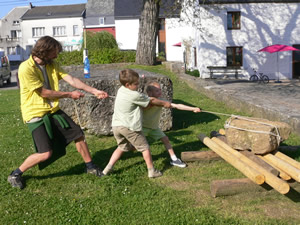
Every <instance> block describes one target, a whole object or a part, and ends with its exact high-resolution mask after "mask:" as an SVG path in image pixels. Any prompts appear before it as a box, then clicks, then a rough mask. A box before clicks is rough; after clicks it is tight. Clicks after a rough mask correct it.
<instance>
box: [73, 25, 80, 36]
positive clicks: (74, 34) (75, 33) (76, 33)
mask: <svg viewBox="0 0 300 225" xmlns="http://www.w3.org/2000/svg"><path fill="white" fill-rule="evenodd" d="M78 35H79V28H78V25H74V26H73V36H78Z"/></svg>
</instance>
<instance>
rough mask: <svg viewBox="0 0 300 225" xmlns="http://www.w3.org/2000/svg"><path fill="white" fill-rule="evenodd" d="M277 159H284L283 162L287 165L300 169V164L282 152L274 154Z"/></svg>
mask: <svg viewBox="0 0 300 225" xmlns="http://www.w3.org/2000/svg"><path fill="white" fill-rule="evenodd" d="M273 154H274V155H275V156H276V157H277V158H279V159H282V160H283V161H285V162H286V163H289V164H291V165H292V166H293V167H295V168H297V169H300V162H298V161H296V160H294V159H292V158H291V157H289V156H287V155H285V154H283V153H282V152H279V151H276V152H275V153H273Z"/></svg>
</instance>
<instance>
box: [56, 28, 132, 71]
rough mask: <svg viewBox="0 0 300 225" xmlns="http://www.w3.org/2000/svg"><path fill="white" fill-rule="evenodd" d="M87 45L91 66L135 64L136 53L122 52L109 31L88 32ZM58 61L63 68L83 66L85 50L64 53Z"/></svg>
mask: <svg viewBox="0 0 300 225" xmlns="http://www.w3.org/2000/svg"><path fill="white" fill-rule="evenodd" d="M86 44H87V49H88V56H89V60H90V63H91V64H109V63H121V62H135V55H136V53H135V51H121V50H120V49H119V48H118V44H117V42H116V39H115V38H114V36H113V35H112V34H110V33H109V32H107V31H101V32H98V33H93V32H87V36H86ZM58 61H59V62H60V64H61V65H62V66H68V65H82V64H83V49H81V51H72V52H62V53H60V54H59V56H58Z"/></svg>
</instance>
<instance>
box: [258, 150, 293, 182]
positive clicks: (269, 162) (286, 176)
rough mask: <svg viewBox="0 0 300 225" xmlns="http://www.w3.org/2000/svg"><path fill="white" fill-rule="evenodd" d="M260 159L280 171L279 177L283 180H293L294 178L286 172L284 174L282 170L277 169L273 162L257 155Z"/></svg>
mask: <svg viewBox="0 0 300 225" xmlns="http://www.w3.org/2000/svg"><path fill="white" fill-rule="evenodd" d="M257 156H258V157H259V158H261V159H262V160H264V161H265V162H266V163H268V164H270V165H271V166H272V167H274V168H275V169H276V170H278V171H279V176H280V177H281V178H282V179H283V180H290V179H292V177H291V176H290V175H288V174H287V173H286V172H284V171H283V170H282V169H280V168H279V167H277V166H276V165H275V164H274V163H273V162H272V161H270V160H268V159H266V158H264V157H263V156H261V155H257Z"/></svg>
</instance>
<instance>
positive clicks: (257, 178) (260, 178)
mask: <svg viewBox="0 0 300 225" xmlns="http://www.w3.org/2000/svg"><path fill="white" fill-rule="evenodd" d="M198 138H199V139H200V140H201V141H202V142H203V143H204V144H205V145H207V146H208V147H209V148H210V149H211V150H213V151H214V152H216V153H217V154H218V155H219V156H221V157H222V158H223V159H224V160H225V161H227V162H228V163H229V164H231V165H232V166H234V167H235V168H236V169H238V170H239V171H240V172H241V173H243V174H244V175H245V176H246V177H248V178H249V179H250V180H252V181H253V182H254V183H256V184H263V183H264V181H265V177H264V175H262V174H261V173H259V172H258V171H257V170H255V169H254V168H252V167H250V166H249V165H247V164H245V163H244V162H242V161H241V160H240V159H238V158H237V157H235V156H233V155H232V154H230V153H229V152H228V151H226V150H224V149H222V148H221V147H220V146H219V145H218V144H216V143H215V142H213V141H212V140H211V139H210V138H208V137H207V136H205V134H200V135H199V136H198Z"/></svg>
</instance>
